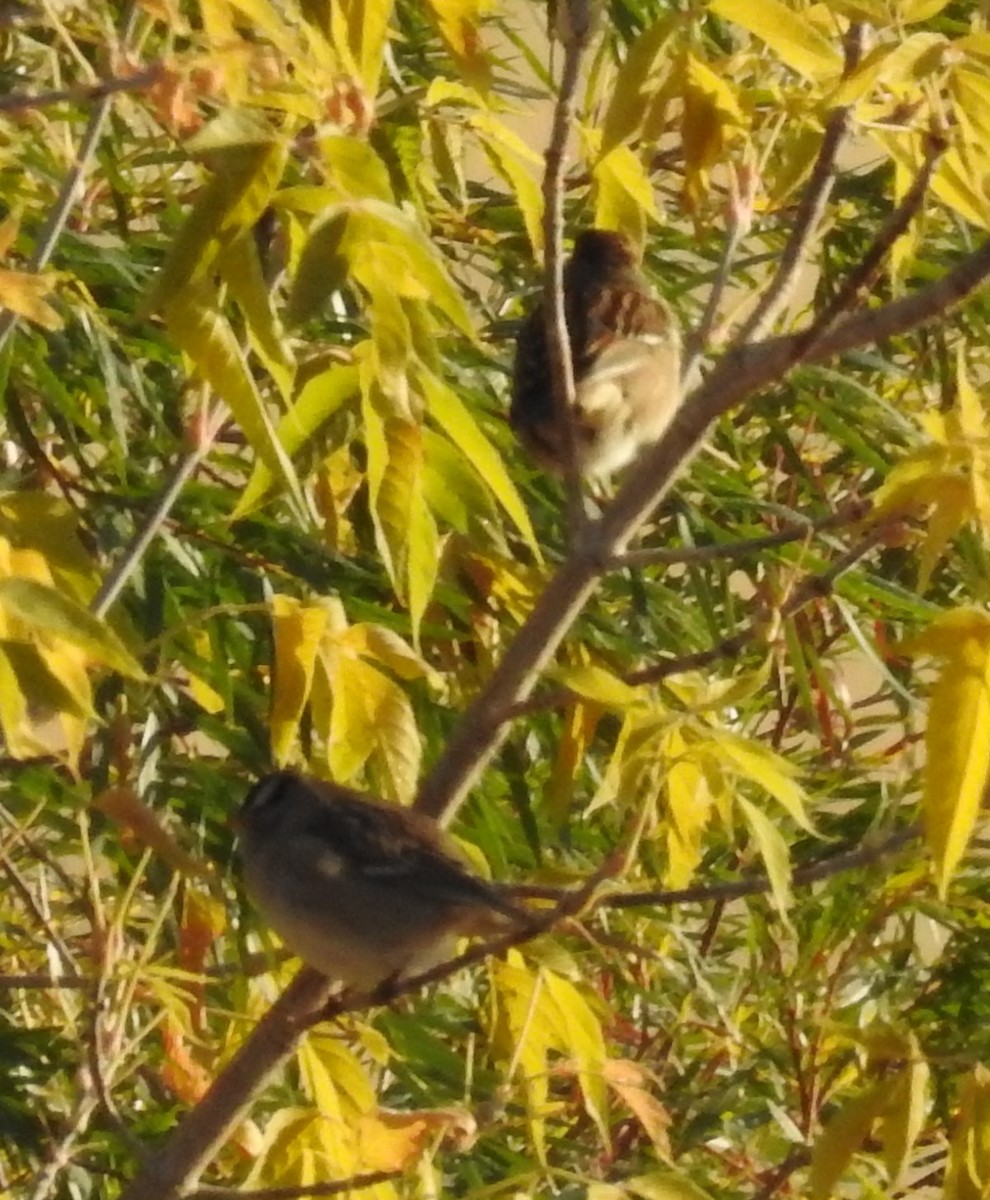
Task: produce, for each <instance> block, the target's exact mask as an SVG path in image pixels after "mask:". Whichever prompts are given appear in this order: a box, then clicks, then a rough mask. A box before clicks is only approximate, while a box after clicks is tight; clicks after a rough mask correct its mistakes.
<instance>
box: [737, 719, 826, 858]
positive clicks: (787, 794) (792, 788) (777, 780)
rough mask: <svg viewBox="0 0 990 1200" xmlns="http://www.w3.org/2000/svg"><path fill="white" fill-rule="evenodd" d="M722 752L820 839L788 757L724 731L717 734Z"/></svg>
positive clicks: (795, 771) (748, 777)
mask: <svg viewBox="0 0 990 1200" xmlns="http://www.w3.org/2000/svg"><path fill="white" fill-rule="evenodd" d="M716 743H717V747H718V750H719V752H721V753H723V754H724V755H725V757H726V758H727V759H728V760H729V763H730V764H731V765H732V766H733V767H735V769H736V770H737V771H738V772H739V773H740V774H742V775H744V776H745V777H746V778H747V779H751V780H752V781H753V782H754V783H757V784H759V785H760V787H762V788H763V789H764V790H765V791H767V792H769V793H770V795H771V796H773V798H774V799H775V800H776V801H777V803H778V804H780V805H781V806H782V807H783V808H785V809H786V810H787V812H788V813H790V815H791V817H793V819H794V820H795V821H796V822H797V823H798V825H800V826H801V828H802V829H804V830H806V831H807V832H808V833H811V834H814V836H815V837H818V836H819V834H818V830H817V829H815V827H814V825H813V824H812V822H811V819H810V817H809V816H808V814H807V812H806V811H805V800H806V799H807V796H806V793H805V791H804V789H803V788H802V787H801V786H800V784H798V783H795V781H794V776H795V775H796V774H797V770H796V768H795V767H794V766H793V765H792V764H791V763H789V762H788V761H787V759H786V758H784V757H782V756H781V755H779V754H775V753H774V752H773V751H772V750H768V749H767V747H766V746H761V745H759V743H757V742H751V741H747V740H746V739H744V738H741V737H738V736H736V735H735V734H732V733H728V732H727V731H725V730H721V731H719V732H718V733H717V734H716Z"/></svg>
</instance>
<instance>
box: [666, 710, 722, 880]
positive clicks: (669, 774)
mask: <svg viewBox="0 0 990 1200" xmlns="http://www.w3.org/2000/svg"><path fill="white" fill-rule="evenodd" d="M663 756H664V759H665V761H666V763H667V764H668V766H667V769H666V772H665V779H664V782H665V785H666V790H667V810H668V813H669V820H668V832H667V872H666V875H665V876H664V884H665V886H667V887H670V888H682V887H687V885H688V884H689V883H690V882H691V879H692V877H693V876H694V872H695V870H696V869H697V867H698V864H699V863H700V862H701V857H702V846H703V843H702V835H703V833H704V831H705V829H706V828H707V827H708V822H709V821H710V820H711V814H712V807H713V801H712V794H711V790H710V788H709V783H708V776H707V775H706V773H705V771H704V768H703V766H702V764H701V762H699V761H698V759H697V758H696V757H694V756H692V755H691V754H689V753H688V747H687V744H686V742H685V740H684V735H683V732H682V730H681V729H680V728H679V727H677V726H674V727H673V728H671V730H670V731H669V732H668V733H667V735H666V736H665V738H664V739H663Z"/></svg>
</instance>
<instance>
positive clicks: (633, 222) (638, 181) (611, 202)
mask: <svg viewBox="0 0 990 1200" xmlns="http://www.w3.org/2000/svg"><path fill="white" fill-rule="evenodd" d="M591 174H592V178H593V180H594V184H595V190H594V196H595V224H596V225H597V226H599V227H600V228H602V229H619V230H621V231H622V232H623V233H625V234H626V236H627V237H629V238H630V239H631V240H632V241H633V242H637V243H642V241H643V240H644V237H645V234H646V227H647V224H648V222H649V221H651V220H654V219H655V218H656V215H657V206H656V199H655V197H654V194H653V184H652V183H651V181H650V178H649V176H648V174H647V172H646V168H645V167H644V166H643V163H642V162H641V161H640V159H639V158H638V157H637V156H636V155H635V154H634V153H633V152H632V150H630V149H629V147H628V146H616V147H614V149H612V150H610V151H609V152H608V154H606V155H605V156H604V157H603V158H599V159H598V161H597V162H596V163H595V164H594V166H593V167H592V168H591Z"/></svg>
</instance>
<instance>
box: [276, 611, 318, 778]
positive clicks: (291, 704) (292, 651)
mask: <svg viewBox="0 0 990 1200" xmlns="http://www.w3.org/2000/svg"><path fill="white" fill-rule="evenodd" d="M271 609H272V635H273V640H274V644H275V645H274V648H275V655H274V662H273V669H274V675H273V680H272V698H271V710H270V712H269V717H268V723H269V729H270V731H271V744H272V758H273V760H274V761H275V763H276V764H277V765H278V766H285V765H286V763H287V762H288V761H289V760H290V757H291V750H292V747H293V743H294V742H295V738H296V732H297V730H298V728H299V721H300V718H301V717H302V714H303V711H304V710H305V707H306V703H307V701H308V700H309V689H310V687H311V686H312V683H313V668H314V665H315V663H316V654H317V651H318V649H319V645H320V639H321V637H322V636H323V631H324V629H325V628H326V624H327V611H326V609H325V608H324V607H323V606H322V605H320V604H302V603H301V602H300V601H299V600H296V599H295V598H294V597H292V596H273V597H272V600H271Z"/></svg>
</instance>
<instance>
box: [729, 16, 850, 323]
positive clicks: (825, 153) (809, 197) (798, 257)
mask: <svg viewBox="0 0 990 1200" xmlns="http://www.w3.org/2000/svg"><path fill="white" fill-rule="evenodd" d="M863 40H864V27H863V25H862V24H858V23H857V24H853V25H850V27H849V32H848V33H847V35H846V46H845V50H846V65H845V71H844V76H845V77H848V76H849V75H850V74H851V73H852V72H853V71H855V69H856V67H857V66H858V65H859V60H860V58H861V57H862V55H863ZM849 111H850V110H849V108H848V107H843V108H837V109H836V110H835V112H833V113H832V115H831V116H830V117H829V119H828V123H827V124H826V126H825V136H824V137H823V138H822V144H821V146H820V147H819V148H818V157H817V159H816V160H815V165H814V168H813V169H812V172H811V179H810V180H809V181H808V186H807V187H806V188H805V189H804V193H803V195H802V196H801V203H800V205H799V206H798V211H797V216H796V217H795V219H794V226H793V228H792V229H791V235H790V237H789V238H788V239H787V244H786V246H785V247H784V252H783V254H782V255H781V257H780V266H779V267H778V269H777V274H776V275H775V276H774V278H773V280H772V281H771V283H770V286H769V287H768V288H767V290H766V292H765V293H764V294H763V297H762V299H761V300H760V302H759V303H758V304H757V306H756V308H755V309H754V310H753V312H752V313H751V314H750V316H749V318H748V319H747V320H746V321H744V322H743V324H742V327H741V328H740V329H739V331H738V332H737V334H736V336H735V338H734V339H733V344H734V345H737V346H738V345H745V344H747V343H749V342H752V341H754V340H755V339H757V338H761V337H763V336H764V335H765V334H766V333H767V332H768V331H769V329H770V328H771V326H772V325H773V323H774V321H775V320H776V319H777V317H778V316H779V314H780V311H781V309H782V308H783V307H784V305H785V304H786V303H787V301H788V300H789V299H790V297H791V293H792V292H793V291H794V285H795V282H796V280H797V276H798V271H799V269H800V268H801V266H802V264H803V263H804V260H805V258H806V256H807V252H808V246H809V244H810V242H811V237H812V234H813V233H814V232H815V230H816V229H817V228H818V226H819V225H820V224H821V220H822V217H823V216H824V213H825V206H826V204H827V203H828V198H829V196H830V195H831V193H832V185H833V183H834V182H835V162H836V158H837V156H838V153H839V147H840V146H841V145H842V142H843V139H844V138H845V136H846V130H847V129H848V126H849Z"/></svg>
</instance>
